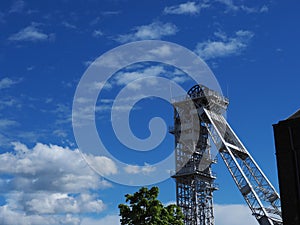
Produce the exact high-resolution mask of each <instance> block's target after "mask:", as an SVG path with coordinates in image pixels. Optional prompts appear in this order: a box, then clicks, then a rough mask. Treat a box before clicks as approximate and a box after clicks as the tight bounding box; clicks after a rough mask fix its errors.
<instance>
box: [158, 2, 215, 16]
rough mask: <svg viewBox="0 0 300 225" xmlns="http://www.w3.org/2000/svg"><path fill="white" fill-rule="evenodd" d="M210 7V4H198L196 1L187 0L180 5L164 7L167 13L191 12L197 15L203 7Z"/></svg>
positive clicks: (190, 13)
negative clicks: (187, 0) (188, 0)
mask: <svg viewBox="0 0 300 225" xmlns="http://www.w3.org/2000/svg"><path fill="white" fill-rule="evenodd" d="M207 7H209V5H208V4H206V3H203V4H201V5H200V4H197V3H196V2H186V3H182V4H179V5H174V6H168V7H166V8H165V9H164V13H165V14H177V15H180V14H189V15H195V14H198V13H199V12H200V10H201V9H203V8H207Z"/></svg>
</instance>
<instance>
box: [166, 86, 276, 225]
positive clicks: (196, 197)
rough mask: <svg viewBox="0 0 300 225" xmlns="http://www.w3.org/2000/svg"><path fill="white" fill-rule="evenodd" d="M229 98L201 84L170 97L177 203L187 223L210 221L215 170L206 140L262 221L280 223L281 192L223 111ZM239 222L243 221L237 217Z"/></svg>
mask: <svg viewBox="0 0 300 225" xmlns="http://www.w3.org/2000/svg"><path fill="white" fill-rule="evenodd" d="M228 103H229V101H228V99H226V98H224V97H223V96H222V95H220V94H219V93H217V92H215V91H213V90H210V89H208V88H207V87H205V86H203V85H195V86H194V87H192V88H191V89H190V90H189V91H188V94H187V95H186V96H184V97H183V98H182V97H181V98H180V99H175V100H173V106H174V127H172V128H171V129H170V133H172V134H174V136H175V148H176V149H175V150H176V154H175V155H176V172H175V174H174V175H173V176H172V177H173V178H174V179H175V180H176V198H177V204H178V206H180V207H181V209H182V211H183V214H184V222H185V225H213V224H214V215H213V191H214V190H216V189H217V188H216V185H215V184H214V180H215V178H216V177H215V176H214V175H213V173H212V170H211V165H212V164H213V163H214V162H215V160H214V159H213V158H212V154H211V148H210V140H212V141H211V142H213V143H214V144H215V146H216V147H217V150H218V151H219V153H220V155H221V158H222V159H223V161H224V162H225V165H226V166H227V168H228V170H229V172H230V174H231V176H232V178H233V180H234V181H235V183H236V185H237V187H238V189H239V190H240V192H241V194H242V195H243V197H244V199H245V201H246V203H247V204H248V206H249V208H250V209H251V211H252V214H253V216H255V218H256V219H257V221H258V223H259V224H260V225H282V218H281V207H280V198H279V195H278V193H277V192H276V190H275V189H274V187H273V186H272V184H271V183H270V182H269V180H268V179H267V177H266V176H265V175H264V174H263V172H262V171H261V169H260V168H259V167H258V165H257V164H256V162H255V161H254V159H253V158H252V157H251V155H250V154H249V152H248V151H247V149H246V148H245V146H244V145H243V144H242V142H241V141H240V140H239V138H238V137H237V136H236V134H235V133H234V131H233V130H232V129H231V127H230V126H229V124H228V123H227V121H226V120H225V118H224V117H223V113H224V112H225V110H226V109H227V106H228ZM241 222H242V221H241Z"/></svg>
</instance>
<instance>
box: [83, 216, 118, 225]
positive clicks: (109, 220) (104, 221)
mask: <svg viewBox="0 0 300 225" xmlns="http://www.w3.org/2000/svg"><path fill="white" fill-rule="evenodd" d="M118 224H120V217H119V216H118V215H107V216H105V217H103V218H101V219H92V218H84V219H83V220H82V222H81V225H118Z"/></svg>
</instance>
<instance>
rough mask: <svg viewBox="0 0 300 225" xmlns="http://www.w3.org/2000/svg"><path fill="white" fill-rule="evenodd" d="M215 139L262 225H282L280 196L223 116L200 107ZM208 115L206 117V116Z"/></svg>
mask: <svg viewBox="0 0 300 225" xmlns="http://www.w3.org/2000/svg"><path fill="white" fill-rule="evenodd" d="M199 112H202V114H201V115H200V117H201V118H203V121H207V122H205V126H206V127H207V129H208V131H209V133H210V135H211V137H212V140H213V142H214V143H215V145H216V146H217V147H218V149H219V152H220V155H221V157H222V159H223V160H224V162H225V164H226V166H227V168H228V170H229V172H230V174H231V176H232V178H233V179H234V181H235V183H236V185H237V187H238V188H239V190H240V192H241V193H242V195H243V197H244V199H245V200H246V202H247V204H248V206H249V207H250V209H251V211H252V213H253V215H254V216H255V218H256V219H257V221H258V222H259V223H260V224H261V225H281V224H282V219H281V209H280V198H279V195H278V193H277V192H276V190H275V189H274V187H273V186H272V184H271V183H270V181H269V180H268V179H267V177H266V176H265V175H264V174H263V172H262V171H261V169H260V168H259V167H258V165H257V164H256V162H255V161H254V159H253V158H252V157H251V155H250V154H249V152H248V151H247V149H246V148H245V146H244V145H243V144H242V142H241V141H240V140H239V138H238V137H237V136H236V134H235V133H234V132H233V130H232V129H231V127H230V126H229V124H228V123H227V121H226V120H225V118H224V117H223V115H221V114H217V113H215V112H213V111H210V110H208V109H206V108H202V109H201V110H199ZM204 118H205V119H204Z"/></svg>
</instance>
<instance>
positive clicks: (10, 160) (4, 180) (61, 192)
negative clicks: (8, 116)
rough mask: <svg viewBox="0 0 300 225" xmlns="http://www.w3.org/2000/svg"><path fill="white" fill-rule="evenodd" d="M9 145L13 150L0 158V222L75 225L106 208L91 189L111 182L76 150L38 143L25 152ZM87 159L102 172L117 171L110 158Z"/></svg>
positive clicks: (22, 146) (17, 144)
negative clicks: (1, 197) (0, 202)
mask: <svg viewBox="0 0 300 225" xmlns="http://www.w3.org/2000/svg"><path fill="white" fill-rule="evenodd" d="M13 146H14V151H11V152H6V153H2V154H0V174H1V176H0V190H1V191H2V192H3V193H5V194H4V197H5V201H6V203H5V205H3V206H0V224H5V225H13V224H20V225H28V224H33V225H35V224H51V225H56V224H70V225H71V224H72V225H79V224H80V221H81V218H82V216H81V215H82V214H85V213H88V214H89V213H100V212H102V211H103V210H104V209H105V208H106V205H105V204H104V202H103V201H102V200H101V199H100V198H99V196H98V195H97V194H94V193H93V190H99V189H101V188H107V187H110V186H111V184H110V183H109V182H107V181H105V180H102V178H101V177H99V176H98V175H97V174H96V173H95V172H94V171H93V170H92V169H91V168H90V167H89V166H87V164H86V163H85V161H84V160H83V158H82V157H81V154H80V153H79V150H78V149H75V150H71V149H69V148H67V147H61V146H57V145H45V144H41V143H37V144H36V145H35V146H34V147H33V148H28V147H27V146H26V145H24V144H22V143H20V142H15V143H13ZM89 157H90V159H91V161H93V160H94V161H95V163H97V164H100V166H102V167H103V168H105V169H104V173H106V174H111V173H116V172H117V171H116V168H115V165H114V163H113V162H112V161H111V160H109V159H107V158H105V157H94V158H93V157H91V156H89ZM103 168H102V170H103ZM3 175H4V176H3ZM12 218H13V219H12Z"/></svg>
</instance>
